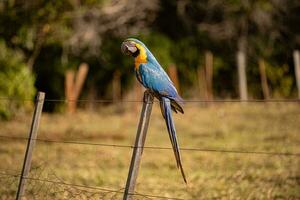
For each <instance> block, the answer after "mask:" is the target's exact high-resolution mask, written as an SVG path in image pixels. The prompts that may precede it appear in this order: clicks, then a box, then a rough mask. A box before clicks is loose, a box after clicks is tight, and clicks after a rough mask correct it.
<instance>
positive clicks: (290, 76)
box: [0, 0, 300, 115]
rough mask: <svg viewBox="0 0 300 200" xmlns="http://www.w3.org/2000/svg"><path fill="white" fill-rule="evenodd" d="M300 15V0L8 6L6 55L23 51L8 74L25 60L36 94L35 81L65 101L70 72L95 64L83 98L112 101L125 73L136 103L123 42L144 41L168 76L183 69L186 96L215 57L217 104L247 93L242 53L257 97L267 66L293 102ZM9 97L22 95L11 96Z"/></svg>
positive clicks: (1, 35)
mask: <svg viewBox="0 0 300 200" xmlns="http://www.w3.org/2000/svg"><path fill="white" fill-rule="evenodd" d="M299 13H300V3H299V1H297V0H287V1H277V0H271V1H269V0H254V1H248V0H246V1H239V0H231V1H224V0H210V1H208V0H207V1H192V0H180V1H173V0H164V1H160V0H154V1H142V0H131V1H128V2H127V1H125V0H118V1H111V0H89V1H80V0H62V1H39V0H37V1H26V2H22V1H15V0H5V1H1V2H0V39H1V41H2V42H1V50H0V51H1V52H6V51H7V52H18V53H16V55H17V56H16V58H15V59H17V60H18V61H11V60H12V59H14V58H13V57H9V56H7V57H6V56H5V57H3V58H2V59H5V60H4V61H3V62H2V63H1V66H0V67H1V70H0V73H1V74H3V75H2V76H5V75H4V74H5V73H6V72H5V69H4V68H5V67H7V66H5V65H6V64H4V63H5V62H15V65H16V67H18V68H20V69H21V68H22V69H23V68H26V66H27V69H26V70H27V71H29V72H28V73H27V72H26V73H27V74H26V76H28V79H32V77H34V78H35V83H34V88H35V89H34V88H32V86H31V87H30V86H29V85H26V83H25V82H26V81H25V82H24V85H26V86H28V87H26V88H28V89H29V90H31V91H33V90H42V91H45V92H46V93H47V97H48V98H59V99H62V98H64V90H63V88H64V79H65V71H66V70H67V69H76V68H77V67H78V65H79V64H80V63H81V62H86V63H88V64H89V66H90V71H89V74H88V78H87V81H86V83H85V86H84V87H85V88H84V90H83V93H82V96H81V97H82V98H86V97H87V96H93V97H94V98H98V99H99V98H106V99H111V98H112V94H111V90H110V88H111V82H112V77H113V73H114V72H115V71H116V70H119V71H120V72H121V81H122V86H121V87H122V93H123V96H126V93H127V91H128V90H130V88H132V83H133V81H132V80H133V78H134V75H133V74H134V73H133V67H132V62H130V61H129V59H128V58H126V57H124V56H122V55H121V53H120V43H121V42H122V40H123V39H125V38H127V37H136V38H139V39H142V40H143V41H144V42H145V43H146V44H147V45H148V46H149V48H150V49H151V50H152V51H153V52H154V54H155V55H156V56H157V57H158V59H159V61H160V62H161V64H162V65H163V67H164V68H168V66H169V65H170V64H172V63H175V64H176V65H177V67H178V71H179V80H180V84H181V93H182V95H183V97H184V98H193V97H198V96H197V95H198V92H197V91H196V89H195V88H197V77H196V75H195V74H196V73H195V71H196V69H197V68H199V67H203V65H204V59H203V55H204V52H205V51H208V50H209V51H211V52H213V54H214V57H215V59H214V84H213V87H214V88H213V90H214V95H215V96H216V97H217V98H235V97H237V95H238V92H237V89H238V87H237V78H236V73H237V72H236V61H235V54H236V52H237V51H238V50H243V51H244V52H246V54H247V65H248V67H247V76H248V83H249V96H250V97H251V98H261V97H262V90H261V87H260V81H259V70H258V59H259V58H262V59H264V60H265V61H266V63H267V64H266V66H267V77H268V81H269V84H270V89H271V94H272V95H271V96H272V97H273V98H275V97H277V98H278V97H280V98H283V97H290V98H292V97H295V96H296V84H295V79H294V68H293V60H292V51H293V50H294V49H297V48H298V49H299V47H300V36H299V34H300V27H299V23H300V15H299ZM19 54H20V55H22V59H21V58H19V57H20V56H18V55H19ZM24 70H25V69H24ZM17 71H18V70H17ZM16 76H17V75H16ZM15 80H18V79H11V81H12V82H13V81H15ZM22 84H23V83H22ZM0 92H1V95H2V96H11V95H12V93H9V92H5V90H3V89H1V91H0ZM28 93H29V94H31V96H30V95H29V94H28V95H29V96H27V97H30V98H32V93H31V92H28ZM91 93H93V94H91ZM27 97H26V98H27ZM2 107H3V106H2ZM1 109H2V110H3V108H1ZM46 109H47V110H48V111H54V110H57V109H58V108H55V107H51V106H50V107H46ZM2 113H3V112H2ZM2 115H3V114H2ZM5 115H6V114H5Z"/></svg>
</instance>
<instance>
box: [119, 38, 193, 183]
mask: <svg viewBox="0 0 300 200" xmlns="http://www.w3.org/2000/svg"><path fill="white" fill-rule="evenodd" d="M121 51H122V53H123V54H125V55H128V56H133V57H134V61H135V62H134V64H135V74H136V78H137V80H138V81H139V82H140V83H141V84H142V85H143V86H144V87H145V88H147V89H148V90H149V91H150V92H151V93H152V94H153V95H154V96H155V97H156V98H157V99H158V100H159V101H160V108H161V113H162V115H163V117H164V119H165V121H166V125H167V129H168V133H169V137H170V140H171V143H172V147H173V151H174V155H175V158H176V162H177V167H178V168H179V169H180V171H181V174H182V177H183V180H184V182H185V183H187V181H186V177H185V174H184V171H183V167H182V164H181V155H180V152H179V145H178V142H177V136H176V129H175V125H174V121H173V118H172V110H173V111H174V112H176V113H177V112H180V113H184V111H183V109H182V107H181V104H182V102H183V100H182V98H181V97H180V96H179V95H178V93H177V90H176V88H175V86H174V84H173V83H172V81H171V80H170V78H169V76H168V75H167V73H166V72H165V71H164V70H163V68H162V67H161V66H160V64H159V63H158V61H157V60H156V58H155V57H154V56H153V54H152V53H151V52H150V51H149V49H148V48H147V47H146V46H145V45H144V44H143V43H142V42H141V41H139V40H137V39H133V38H129V39H126V40H125V41H124V42H123V43H122V45H121Z"/></svg>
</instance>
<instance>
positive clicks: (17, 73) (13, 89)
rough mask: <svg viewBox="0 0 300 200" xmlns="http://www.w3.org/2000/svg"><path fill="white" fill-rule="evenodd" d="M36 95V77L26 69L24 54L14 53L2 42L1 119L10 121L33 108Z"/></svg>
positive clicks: (0, 76)
mask: <svg viewBox="0 0 300 200" xmlns="http://www.w3.org/2000/svg"><path fill="white" fill-rule="evenodd" d="M34 94H35V89H34V77H33V75H32V74H31V73H30V71H29V70H28V68H27V67H26V64H25V62H24V59H23V56H22V53H21V52H20V51H13V50H12V49H10V48H8V47H7V46H6V45H5V42H4V41H3V40H0V97H5V98H9V99H2V100H1V101H0V118H2V119H9V118H11V117H13V116H14V115H15V114H16V113H17V112H19V111H21V110H24V109H26V108H28V106H31V101H30V100H32V99H33V96H34Z"/></svg>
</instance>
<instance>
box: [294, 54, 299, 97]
mask: <svg viewBox="0 0 300 200" xmlns="http://www.w3.org/2000/svg"><path fill="white" fill-rule="evenodd" d="M293 57H294V65H295V76H296V82H297V88H298V98H299V99H300V52H299V50H295V51H294V53H293Z"/></svg>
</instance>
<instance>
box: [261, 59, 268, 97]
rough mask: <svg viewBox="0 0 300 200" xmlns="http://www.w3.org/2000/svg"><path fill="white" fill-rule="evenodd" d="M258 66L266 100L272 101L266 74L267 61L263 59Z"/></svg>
mask: <svg viewBox="0 0 300 200" xmlns="http://www.w3.org/2000/svg"><path fill="white" fill-rule="evenodd" d="M258 65H259V72H260V81H261V88H262V91H263V95H264V99H266V100H268V99H270V92H269V86H268V79H267V74H266V65H265V61H264V60H263V59H259V61H258Z"/></svg>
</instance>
